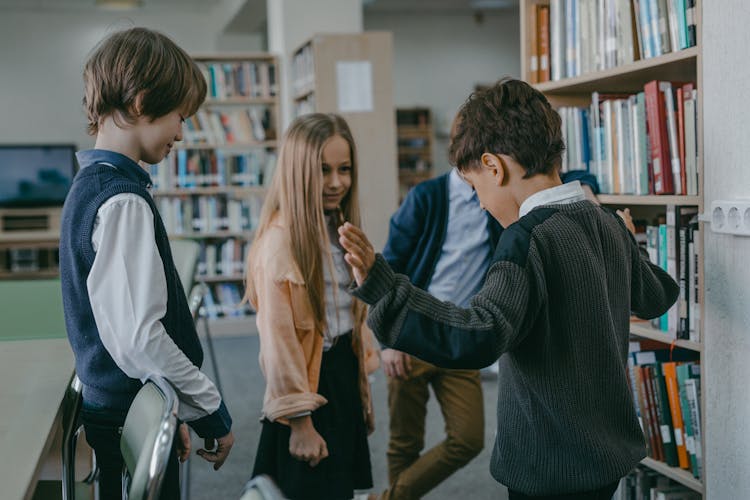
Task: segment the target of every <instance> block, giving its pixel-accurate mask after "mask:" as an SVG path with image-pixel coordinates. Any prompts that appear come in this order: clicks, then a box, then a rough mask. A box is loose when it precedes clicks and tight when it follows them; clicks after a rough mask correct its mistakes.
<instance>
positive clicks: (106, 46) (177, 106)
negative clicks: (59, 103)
mask: <svg viewBox="0 0 750 500" xmlns="http://www.w3.org/2000/svg"><path fill="white" fill-rule="evenodd" d="M83 81H84V84H85V95H84V98H83V106H84V108H85V110H86V116H87V118H88V127H87V130H88V132H89V134H91V135H94V134H96V133H97V132H98V131H99V125H100V123H101V120H102V119H103V118H105V117H108V116H112V117H113V119H114V120H115V123H116V124H117V125H118V126H123V125H124V124H123V123H122V122H121V120H122V121H124V122H126V123H128V124H132V123H134V122H135V121H136V119H137V117H138V111H140V114H141V115H143V116H147V117H149V118H151V119H156V118H160V117H162V116H164V115H167V114H169V113H171V112H172V111H175V110H180V112H181V113H182V114H184V116H190V115H192V114H194V113H195V112H196V111H197V110H198V107H199V106H200V105H201V103H202V102H203V100H204V99H205V98H206V80H205V79H204V78H203V74H202V73H201V71H200V69H199V68H198V65H197V64H195V62H194V61H193V60H192V59H191V58H190V56H188V55H187V53H185V51H184V50H182V49H181V48H180V47H178V46H177V44H175V43H174V42H173V41H172V40H170V39H169V38H167V37H166V36H165V35H163V34H161V33H159V32H156V31H153V30H150V29H146V28H131V29H128V30H124V31H119V32H117V33H113V34H112V35H110V36H109V37H107V38H106V39H104V40H103V41H102V42H101V43H100V44H99V46H98V47H97V48H96V49H95V50H94V53H93V54H92V55H91V56H90V57H89V60H88V61H87V62H86V66H85V67H84V70H83ZM141 93H142V94H143V95H142V98H141V103H140V104H141V109H140V110H136V109H135V107H136V97H137V96H138V95H139V94H141Z"/></svg>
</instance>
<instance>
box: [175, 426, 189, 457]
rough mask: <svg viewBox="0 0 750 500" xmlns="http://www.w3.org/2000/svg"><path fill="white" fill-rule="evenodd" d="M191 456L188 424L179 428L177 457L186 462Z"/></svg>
mask: <svg viewBox="0 0 750 500" xmlns="http://www.w3.org/2000/svg"><path fill="white" fill-rule="evenodd" d="M189 456H190V429H188V426H187V424H180V427H178V428H177V458H178V459H179V460H180V462H184V461H185V460H187V459H188V457H189Z"/></svg>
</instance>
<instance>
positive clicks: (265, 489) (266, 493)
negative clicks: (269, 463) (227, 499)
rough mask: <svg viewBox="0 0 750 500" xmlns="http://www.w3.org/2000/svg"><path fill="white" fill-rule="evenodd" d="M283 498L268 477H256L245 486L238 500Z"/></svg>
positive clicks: (273, 499)
mask: <svg viewBox="0 0 750 500" xmlns="http://www.w3.org/2000/svg"><path fill="white" fill-rule="evenodd" d="M285 498H286V497H285V496H284V495H283V494H282V493H281V490H279V488H278V487H277V486H276V484H275V483H274V482H273V480H272V479H271V478H270V477H268V476H256V477H254V478H252V479H251V480H250V481H248V483H247V484H246V485H245V489H243V490H242V495H241V496H240V500H285Z"/></svg>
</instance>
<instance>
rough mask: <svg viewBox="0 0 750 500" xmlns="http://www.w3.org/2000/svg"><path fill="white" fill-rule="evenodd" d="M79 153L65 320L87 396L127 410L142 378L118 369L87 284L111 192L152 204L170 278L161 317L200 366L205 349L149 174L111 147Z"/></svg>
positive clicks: (68, 203)
mask: <svg viewBox="0 0 750 500" xmlns="http://www.w3.org/2000/svg"><path fill="white" fill-rule="evenodd" d="M79 159H83V160H84V161H81V163H82V165H81V167H82V168H81V170H80V171H79V172H78V174H77V175H76V177H75V179H74V180H73V185H72V187H71V189H70V192H69V194H68V197H67V198H66V200H65V206H64V208H63V212H62V224H61V225H62V227H61V234H60V275H61V280H62V288H63V308H64V311H65V324H66V328H67V331H68V338H69V339H70V345H71V346H72V347H73V352H74V354H75V359H76V372H77V374H78V377H79V378H80V379H81V381H82V382H83V386H84V388H83V397H84V399H85V400H86V401H89V402H91V403H94V404H96V405H99V406H102V407H105V408H112V409H121V410H126V409H128V408H129V407H130V404H131V402H132V400H133V398H134V397H135V394H136V393H137V392H138V390H139V389H140V388H141V385H142V384H141V382H140V380H137V379H132V378H130V377H128V376H127V375H126V374H125V373H124V372H123V371H122V370H120V368H119V367H118V366H117V365H116V364H115V362H114V361H113V360H112V357H111V356H110V355H109V353H108V352H107V350H106V349H105V348H104V346H103V345H102V342H101V339H100V337H99V331H98V329H97V327H96V323H95V321H94V315H93V312H92V310H91V304H90V302H89V295H88V289H87V286H86V279H87V277H88V275H89V272H90V271H91V266H92V264H93V262H94V256H95V252H94V249H93V247H92V246H91V235H92V232H93V229H94V222H95V220H96V214H97V211H98V210H99V207H101V205H102V204H103V203H104V202H105V201H107V200H108V199H109V198H111V197H112V196H115V195H117V194H120V193H134V194H136V195H138V196H140V197H142V198H143V199H144V200H146V201H147V202H148V204H149V206H150V207H151V211H152V212H153V214H154V222H153V223H154V230H155V234H156V246H157V247H158V249H159V255H160V256H161V260H162V263H163V265H164V275H165V276H166V278H167V294H168V297H167V312H166V314H165V315H164V317H163V318H161V322H162V324H163V325H164V328H165V329H166V331H167V334H168V335H169V336H170V337H171V338H172V340H173V341H174V342H175V344H177V347H179V348H180V350H182V352H184V353H185V355H186V356H187V357H188V358H189V359H190V361H192V362H193V363H194V364H195V365H196V366H198V367H200V365H201V364H202V363H203V350H202V348H201V344H200V341H199V339H198V335H197V334H196V331H195V326H194V324H193V318H192V316H191V315H190V310H189V308H188V304H187V299H186V297H185V293H184V291H183V288H182V284H181V283H180V278H179V276H178V274H177V270H176V268H175V266H174V262H173V260H172V252H171V250H170V246H169V240H168V239H167V232H166V230H165V228H164V224H163V222H162V219H161V217H160V216H159V212H158V210H157V209H156V205H155V204H154V201H153V199H152V198H151V195H150V194H149V192H148V191H147V189H146V188H147V187H148V186H149V184H150V178H149V175H148V174H147V173H146V172H145V171H144V170H143V169H142V168H140V167H139V166H138V165H137V164H136V163H135V162H133V161H132V160H130V159H129V158H127V157H125V156H123V155H120V154H117V153H113V152H109V151H100V150H91V151H86V152H85V153H83V156H79ZM101 162H106V163H109V164H110V165H114V168H113V166H110V165H107V164H104V163H101ZM144 244H150V242H144Z"/></svg>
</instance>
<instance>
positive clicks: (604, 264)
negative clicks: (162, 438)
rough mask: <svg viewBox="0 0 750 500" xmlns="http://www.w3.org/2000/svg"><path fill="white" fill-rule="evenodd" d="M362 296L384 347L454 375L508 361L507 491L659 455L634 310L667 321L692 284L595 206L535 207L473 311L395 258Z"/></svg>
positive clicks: (502, 444)
mask: <svg viewBox="0 0 750 500" xmlns="http://www.w3.org/2000/svg"><path fill="white" fill-rule="evenodd" d="M353 292H354V294H355V295H356V296H357V297H359V298H360V299H362V300H363V301H364V302H366V303H368V304H370V305H371V307H370V312H369V319H368V324H369V325H370V327H371V328H372V329H373V331H374V332H375V334H376V336H377V337H378V339H379V340H380V341H381V342H382V343H383V344H384V345H387V346H389V347H393V348H394V349H398V350H400V351H405V352H408V353H410V354H413V355H414V356H417V357H418V358H421V359H423V360H425V361H428V362H431V363H434V364H436V365H438V366H443V367H447V368H479V367H482V366H487V365H489V364H491V363H492V362H494V361H495V360H496V359H498V358H500V374H499V379H498V380H499V383H498V403H497V438H496V440H495V448H494V451H493V454H492V463H491V466H490V471H491V473H492V475H493V476H494V477H495V479H497V480H498V481H499V482H500V483H502V484H504V485H506V486H507V487H509V488H511V489H513V490H516V491H520V492H522V493H525V494H527V495H544V494H555V493H573V492H580V491H588V490H593V489H597V488H600V487H602V486H604V485H607V484H610V483H613V482H615V481H616V480H618V479H619V478H620V477H622V476H623V475H625V474H626V473H627V472H628V471H630V469H632V468H633V466H634V465H635V464H637V463H638V462H639V461H640V460H641V459H642V458H643V457H644V456H645V453H646V452H645V445H644V438H643V434H642V432H641V429H640V426H639V424H638V420H637V418H636V414H635V410H634V405H633V397H632V394H631V392H630V387H629V385H628V379H627V375H626V374H627V370H628V367H627V354H628V337H629V323H630V314H631V311H633V312H634V313H635V314H636V315H638V316H639V317H642V318H654V317H658V316H660V315H662V314H664V313H665V312H666V311H667V309H668V308H669V307H670V306H671V305H672V304H673V303H674V302H675V300H676V299H677V296H678V292H679V288H678V286H677V284H676V283H675V282H674V280H672V278H670V277H669V275H667V273H665V272H664V271H662V270H661V269H660V268H658V267H657V266H654V265H653V264H651V263H650V262H648V259H647V258H646V257H645V256H644V255H643V254H642V253H641V252H640V251H639V248H638V245H637V244H636V242H635V240H634V239H633V237H632V236H631V235H630V233H629V232H628V231H627V229H626V228H625V226H624V224H623V223H622V221H621V220H620V219H619V217H617V216H616V215H614V214H611V213H610V212H608V211H606V210H604V209H602V208H601V207H598V206H596V205H594V204H592V203H590V202H588V201H582V202H577V203H572V204H569V205H555V206H546V207H537V208H535V209H534V210H532V211H531V212H530V213H529V214H527V215H526V216H524V217H522V218H521V219H520V220H519V221H517V222H516V223H514V224H512V225H511V226H509V227H508V228H507V229H506V230H505V231H504V233H503V235H502V236H501V238H500V242H499V243H498V247H497V250H496V253H495V258H494V263H493V264H492V265H491V267H490V269H489V271H488V273H487V276H486V278H485V283H484V286H483V288H482V289H481V291H480V292H479V293H478V294H477V295H476V296H475V297H474V298H473V299H472V301H471V306H470V307H469V308H467V309H462V308H459V307H457V306H455V305H453V304H450V303H448V302H441V301H439V300H437V299H435V298H434V297H432V296H431V295H429V294H428V293H427V292H425V291H423V290H420V289H418V288H416V287H414V286H412V285H411V284H410V283H409V281H408V279H407V278H406V277H405V276H403V275H399V274H395V273H394V272H393V271H392V270H391V269H390V268H389V267H388V264H387V263H386V262H385V260H384V259H383V258H382V257H381V256H378V257H377V259H376V262H375V265H374V267H373V268H372V270H371V271H370V274H369V276H368V278H367V280H366V281H365V283H363V285H362V286H361V287H359V288H356V289H354V290H353Z"/></svg>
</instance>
